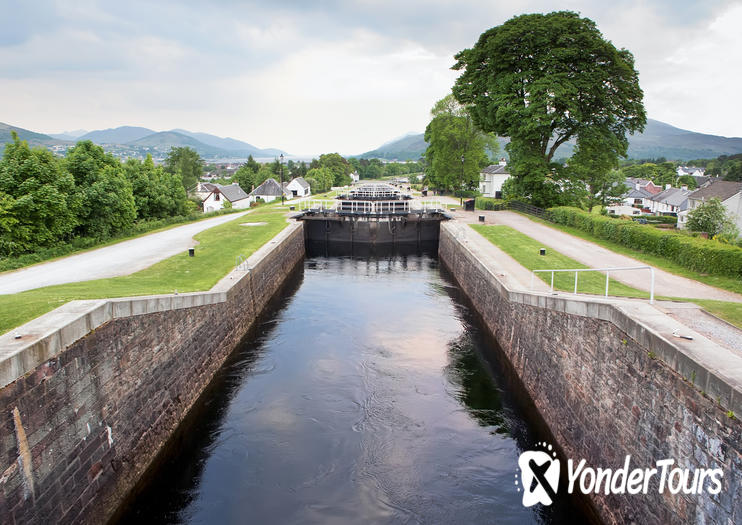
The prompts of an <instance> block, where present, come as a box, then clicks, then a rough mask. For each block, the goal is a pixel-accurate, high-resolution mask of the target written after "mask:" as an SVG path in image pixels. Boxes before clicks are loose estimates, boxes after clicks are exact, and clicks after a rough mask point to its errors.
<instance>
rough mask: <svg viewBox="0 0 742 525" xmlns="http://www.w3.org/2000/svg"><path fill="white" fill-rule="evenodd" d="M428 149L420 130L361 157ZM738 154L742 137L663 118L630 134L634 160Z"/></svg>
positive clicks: (565, 150) (404, 156) (412, 156)
mask: <svg viewBox="0 0 742 525" xmlns="http://www.w3.org/2000/svg"><path fill="white" fill-rule="evenodd" d="M506 143H507V140H506V139H500V146H501V148H502V151H504V145H505V144H506ZM573 147H574V143H572V144H570V143H567V144H564V145H563V146H562V147H560V148H559V149H558V150H557V153H556V157H557V158H558V157H568V156H570V155H571V154H572V148H573ZM426 148H427V143H426V142H425V140H424V138H423V134H422V133H420V134H417V135H409V136H406V137H404V138H402V139H400V140H397V141H393V142H390V143H387V144H385V145H383V146H381V147H379V148H377V149H375V150H372V151H368V152H366V153H362V154H360V155H357V156H358V157H366V158H380V159H387V160H394V159H397V160H417V159H419V158H420V156H421V155H422V154H423V152H424V151H425V149H426ZM735 153H742V138H727V137H720V136H717V135H706V134H703V133H695V132H693V131H687V130H684V129H680V128H676V127H674V126H671V125H669V124H665V123H664V122H660V121H659V120H652V119H648V120H647V126H646V129H645V130H644V133H642V134H640V135H630V136H629V158H633V159H648V158H658V157H665V158H667V159H670V160H680V161H685V160H691V159H704V158H715V157H718V156H719V155H733V154H735Z"/></svg>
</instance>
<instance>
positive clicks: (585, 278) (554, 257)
mask: <svg viewBox="0 0 742 525" xmlns="http://www.w3.org/2000/svg"><path fill="white" fill-rule="evenodd" d="M471 227H472V228H474V229H475V230H476V231H477V232H479V233H480V234H481V235H482V236H484V237H485V238H486V239H487V240H489V241H490V242H491V243H492V244H494V245H496V246H497V247H499V248H500V249H501V250H502V251H504V252H505V253H507V254H508V255H510V256H511V257H512V258H513V259H515V260H516V261H518V262H519V263H520V264H521V265H523V266H525V267H526V268H528V269H529V270H543V269H552V268H554V269H556V268H564V269H568V268H589V267H588V266H585V265H584V264H582V263H579V262H577V261H575V260H574V259H571V258H569V257H567V256H566V255H563V254H561V253H559V252H557V251H556V250H553V249H551V248H547V249H546V255H539V248H543V245H542V244H541V243H539V242H538V241H536V240H534V239H532V238H531V237H528V236H527V235H524V234H522V233H520V232H519V231H517V230H515V229H513V228H511V227H509V226H501V225H497V226H485V225H482V224H472V225H471ZM536 277H538V278H540V279H541V280H542V281H544V282H545V283H546V284H550V282H551V274H549V273H537V274H536ZM574 282H575V274H574V273H568V272H559V273H555V274H554V288H555V289H556V290H563V291H568V292H573V291H574ZM647 282H649V272H647ZM577 291H578V292H579V293H587V294H595V295H604V294H605V274H604V273H601V272H580V275H579V276H578V278H577ZM608 294H609V295H618V296H623V297H647V298H648V297H649V293H648V292H644V291H642V290H637V289H636V288H633V287H631V286H628V285H625V284H623V283H620V282H618V281H615V280H613V279H611V280H610V283H609V288H608Z"/></svg>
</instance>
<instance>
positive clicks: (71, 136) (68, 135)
mask: <svg viewBox="0 0 742 525" xmlns="http://www.w3.org/2000/svg"><path fill="white" fill-rule="evenodd" d="M87 132H88V131H87V130H84V129H75V130H72V131H63V132H62V133H47V135H49V136H50V137H51V138H53V139H59V140H69V141H75V140H77V139H78V137H82V136H83V135H85V133H87Z"/></svg>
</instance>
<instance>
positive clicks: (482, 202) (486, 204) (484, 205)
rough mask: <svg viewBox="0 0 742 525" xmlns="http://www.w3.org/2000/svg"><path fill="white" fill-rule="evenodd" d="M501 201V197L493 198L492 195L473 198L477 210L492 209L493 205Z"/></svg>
mask: <svg viewBox="0 0 742 525" xmlns="http://www.w3.org/2000/svg"><path fill="white" fill-rule="evenodd" d="M502 203H503V201H502V199H495V198H494V197H477V198H476V199H474V207H475V208H476V209H478V210H494V209H495V206H497V205H498V204H502Z"/></svg>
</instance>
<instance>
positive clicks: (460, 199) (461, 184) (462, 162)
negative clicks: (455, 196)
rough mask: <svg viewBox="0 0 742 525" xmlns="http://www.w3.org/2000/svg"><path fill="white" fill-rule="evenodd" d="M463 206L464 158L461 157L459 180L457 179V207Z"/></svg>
mask: <svg viewBox="0 0 742 525" xmlns="http://www.w3.org/2000/svg"><path fill="white" fill-rule="evenodd" d="M463 205H464V156H463V155H461V178H459V206H463Z"/></svg>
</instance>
